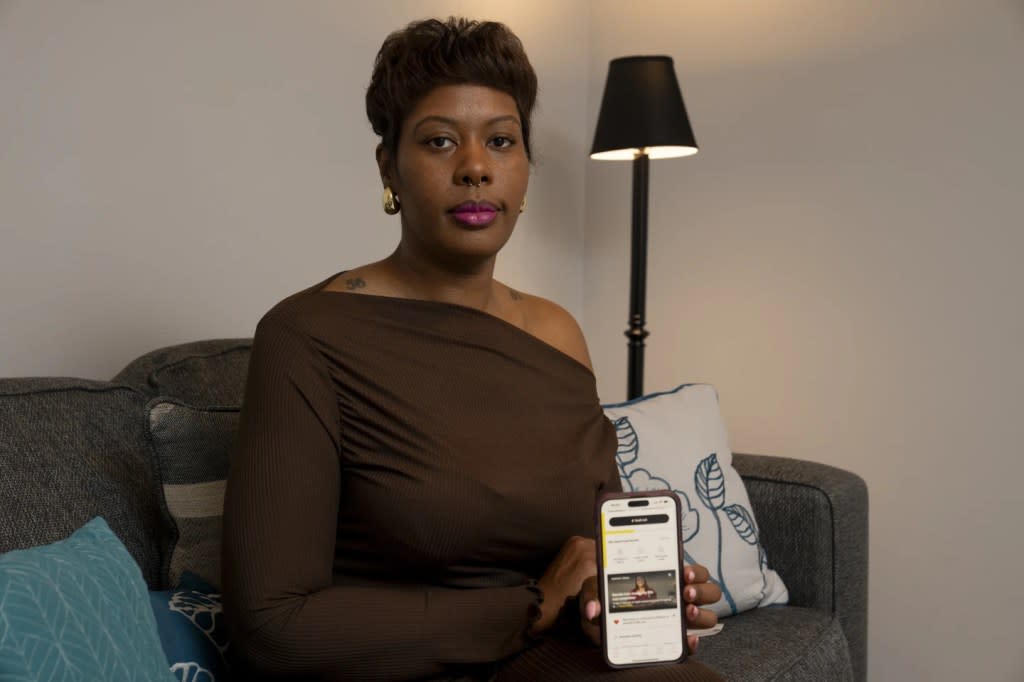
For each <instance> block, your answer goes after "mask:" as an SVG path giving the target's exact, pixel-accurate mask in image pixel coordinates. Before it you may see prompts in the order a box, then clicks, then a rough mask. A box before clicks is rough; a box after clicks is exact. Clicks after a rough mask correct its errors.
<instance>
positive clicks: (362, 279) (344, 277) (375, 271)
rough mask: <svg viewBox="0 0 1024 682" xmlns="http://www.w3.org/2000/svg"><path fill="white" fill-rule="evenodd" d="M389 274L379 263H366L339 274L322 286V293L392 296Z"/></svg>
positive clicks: (392, 290)
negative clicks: (335, 292)
mask: <svg viewBox="0 0 1024 682" xmlns="http://www.w3.org/2000/svg"><path fill="white" fill-rule="evenodd" d="M392 280H393V278H392V276H391V274H390V272H388V271H387V269H386V268H384V267H383V266H382V264H381V262H380V261H378V262H376V263H367V264H366V265H360V266H359V267H356V268H351V269H349V270H345V271H344V272H341V273H339V274H338V275H337V276H336V277H334V278H333V279H332V280H331V281H330V282H328V283H327V284H326V285H324V287H323V290H324V291H344V292H346V293H350V294H377V295H382V296H391V295H394V292H395V286H394V282H393V281H392Z"/></svg>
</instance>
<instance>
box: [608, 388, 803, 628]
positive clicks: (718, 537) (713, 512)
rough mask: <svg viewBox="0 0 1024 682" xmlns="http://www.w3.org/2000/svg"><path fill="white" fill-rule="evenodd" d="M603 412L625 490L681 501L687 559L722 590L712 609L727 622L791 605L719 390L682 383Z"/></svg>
mask: <svg viewBox="0 0 1024 682" xmlns="http://www.w3.org/2000/svg"><path fill="white" fill-rule="evenodd" d="M604 411H605V414H607V415H608V418H609V419H610V420H611V422H612V424H614V425H615V431H616V433H617V434H618V437H619V449H618V452H617V453H616V460H617V462H618V465H619V476H620V478H621V480H622V489H623V490H624V491H627V492H628V491H633V490H663V489H669V490H673V491H675V493H676V495H678V496H679V501H680V503H681V506H682V510H683V518H682V527H683V550H684V552H685V554H686V557H685V561H686V563H687V564H692V563H698V564H702V565H704V566H706V567H707V569H708V571H709V572H710V573H711V579H712V580H714V581H715V582H717V583H718V585H719V586H720V587H721V588H722V599H721V600H719V601H718V602H716V603H715V604H713V605H712V606H710V607H708V608H710V609H711V610H712V611H714V612H715V613H716V614H718V616H719V617H725V616H731V615H734V614H737V613H741V612H743V611H747V610H749V609H752V608H755V607H757V606H768V605H769V604H785V603H786V602H787V601H789V592H788V591H787V590H786V586H785V585H784V584H783V583H782V578H780V577H779V575H778V574H777V573H776V572H775V571H773V570H771V569H770V568H768V559H767V557H766V556H765V553H764V549H763V548H762V547H761V544H760V542H758V532H757V522H756V521H755V520H754V515H753V512H752V511H751V508H750V500H749V499H748V497H747V489H746V487H745V486H744V485H743V479H741V478H740V475H739V474H738V473H737V472H736V470H735V469H733V467H732V451H731V450H729V444H728V441H727V439H726V435H725V425H724V424H723V422H722V415H721V412H720V410H719V408H718V394H717V393H716V392H715V388H714V387H713V386H710V385H708V384H684V385H682V386H680V387H678V388H676V389H674V390H672V391H668V392H665V393H654V394H651V395H648V396H644V397H642V398H637V399H636V400H632V401H630V402H627V403H619V404H617V405H605V406H604Z"/></svg>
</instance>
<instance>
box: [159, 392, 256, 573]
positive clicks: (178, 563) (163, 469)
mask: <svg viewBox="0 0 1024 682" xmlns="http://www.w3.org/2000/svg"><path fill="white" fill-rule="evenodd" d="M146 408H147V411H148V417H149V418H148V425H149V435H150V438H151V441H152V444H153V451H154V453H155V458H156V466H157V469H158V471H159V472H160V480H161V489H162V495H161V497H160V506H161V511H162V513H163V514H164V515H165V517H166V519H167V521H168V523H169V524H170V525H171V527H173V528H174V529H175V538H174V541H173V548H172V550H171V552H170V554H169V556H167V557H165V559H164V565H163V566H162V570H161V578H162V580H163V584H164V585H176V584H178V580H179V579H180V578H181V575H182V573H184V572H185V571H191V572H192V573H195V574H196V575H198V576H200V577H202V578H203V579H204V580H205V581H206V582H208V583H210V584H211V585H214V586H219V585H220V545H221V517H222V516H223V512H224V488H225V484H226V479H227V475H228V459H229V453H230V450H231V446H232V444H233V442H234V438H235V432H236V431H237V429H238V415H239V408H237V407H205V408H197V407H192V406H190V405H186V404H185V403H182V402H180V401H177V400H173V399H170V398H154V399H153V400H151V401H150V402H149V403H148V404H147V405H146Z"/></svg>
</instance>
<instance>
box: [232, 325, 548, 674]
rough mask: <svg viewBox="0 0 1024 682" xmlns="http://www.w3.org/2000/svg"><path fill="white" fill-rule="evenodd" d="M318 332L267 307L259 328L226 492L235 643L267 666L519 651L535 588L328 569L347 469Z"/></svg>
mask: <svg viewBox="0 0 1024 682" xmlns="http://www.w3.org/2000/svg"><path fill="white" fill-rule="evenodd" d="M317 343H318V342H317V340H316V339H315V338H314V337H313V336H311V335H310V334H307V333H304V332H302V331H300V330H299V329H297V328H295V326H294V325H293V324H292V323H291V322H290V320H289V319H287V318H286V317H285V316H282V315H279V314H275V313H274V312H273V311H272V312H271V313H269V314H268V315H267V316H265V317H264V318H263V320H261V322H260V324H259V326H258V328H257V330H256V334H255V339H254V343H253V349H252V355H251V358H250V365H249V375H248V383H247V386H246V393H245V400H244V403H243V407H242V413H241V422H240V426H239V432H238V436H237V440H236V443H235V448H234V450H233V453H232V460H231V466H230V473H229V476H228V484H227V492H226V496H225V506H224V530H223V538H224V540H223V592H224V604H225V612H226V617H227V622H228V625H229V628H230V631H231V635H232V647H233V648H234V652H235V655H238V654H240V655H241V656H242V658H243V659H245V660H246V662H247V664H248V665H249V666H250V667H251V668H252V669H253V671H254V672H256V673H258V674H262V675H266V676H269V677H276V676H281V677H284V678H287V679H302V678H306V679H317V680H347V679H359V680H374V679H410V678H415V677H424V676H429V675H437V674H440V673H443V672H444V671H445V670H446V667H447V666H452V665H458V664H475V663H486V662H491V661H496V660H499V659H501V658H504V657H507V656H509V655H512V654H514V653H517V652H519V651H521V650H522V649H523V648H525V647H526V646H527V645H528V643H529V640H528V638H527V637H526V635H525V632H526V630H527V628H528V626H529V624H530V613H531V605H533V604H535V603H536V600H537V598H538V595H537V594H536V592H535V591H534V589H532V588H531V587H529V586H527V585H523V586H515V587H498V588H480V589H454V588H434V587H429V586H416V585H399V584H388V583H384V582H381V583H379V584H367V583H366V582H364V581H361V582H358V583H354V582H353V583H351V584H349V583H347V581H346V580H345V579H344V578H343V577H341V578H336V577H335V576H334V572H333V565H334V560H335V551H336V542H337V529H338V512H339V504H341V503H342V502H343V501H342V500H341V499H339V498H340V490H341V485H340V480H341V478H340V477H341V476H343V475H344V472H343V469H342V467H341V464H340V460H339V451H340V448H341V443H340V441H339V439H340V436H339V431H340V428H339V416H338V401H337V396H336V393H335V390H334V386H333V379H332V377H331V375H330V372H329V370H328V364H327V363H326V362H325V361H324V358H323V357H322V355H321V353H320V349H319V348H318V346H317ZM414 577H415V576H410V579H412V578H414ZM413 582H415V581H413Z"/></svg>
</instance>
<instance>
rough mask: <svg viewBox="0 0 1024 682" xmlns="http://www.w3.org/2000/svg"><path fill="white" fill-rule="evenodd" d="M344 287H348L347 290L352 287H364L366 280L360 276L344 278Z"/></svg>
mask: <svg viewBox="0 0 1024 682" xmlns="http://www.w3.org/2000/svg"><path fill="white" fill-rule="evenodd" d="M345 288H346V289H348V290H349V291H352V290H353V289H365V288H366V280H365V279H363V278H362V277H354V278H352V279H346V280H345Z"/></svg>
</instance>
